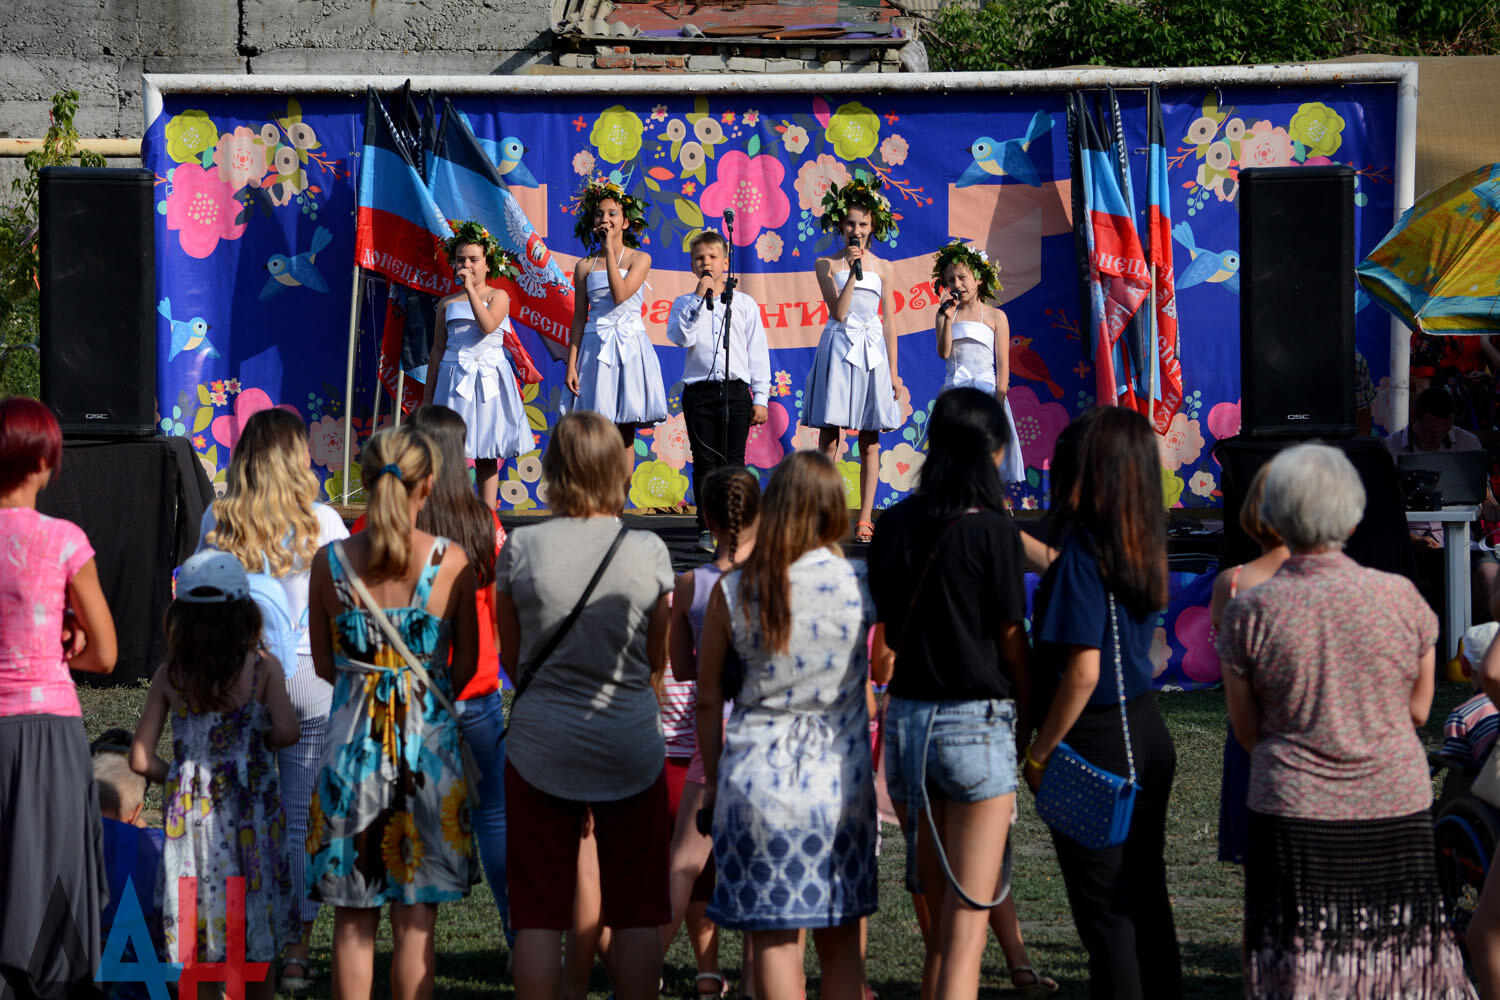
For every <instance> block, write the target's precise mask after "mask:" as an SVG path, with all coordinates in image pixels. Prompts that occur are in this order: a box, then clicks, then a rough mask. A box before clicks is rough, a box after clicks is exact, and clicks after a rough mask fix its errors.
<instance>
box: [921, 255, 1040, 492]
mask: <svg viewBox="0 0 1500 1000" xmlns="http://www.w3.org/2000/svg"><path fill="white" fill-rule="evenodd" d="M995 271H996V268H995V265H994V264H991V263H990V261H989V258H988V257H987V256H985V253H984V251H983V250H975V249H974V248H973V247H970V246H968V245H966V244H965V243H963V242H962V241H960V240H954V241H953V242H951V243H949V244H948V245H947V246H945V247H943V249H941V250H939V251H938V252H937V253H936V254H934V255H933V259H932V279H933V280H932V285H933V289H934V290H935V291H937V292H938V293H939V294H940V295H941V294H942V293H943V292H946V293H947V295H946V296H944V297H943V299H942V301H941V302H939V303H938V307H937V319H936V320H935V321H934V323H933V328H934V330H935V332H936V333H937V352H938V357H940V358H942V359H943V360H944V361H946V362H947V363H948V365H947V372H946V373H945V375H944V376H943V388H942V389H940V390H939V392H943V391H946V390H948V389H954V388H958V387H959V386H972V387H974V388H975V389H979V390H981V391H982V392H987V393H991V394H992V395H994V397H995V398H996V399H998V400H999V401H1000V403H1001V405H1003V406H1004V407H1005V420H1006V423H1008V424H1009V425H1010V436H1009V440H1008V441H1007V442H1006V445H1005V460H1004V462H1003V463H1002V464H1001V466H1000V478H1001V479H1002V480H1003V481H1005V482H1007V483H1019V482H1023V481H1024V480H1025V479H1026V462H1025V460H1024V459H1023V458H1022V456H1021V439H1020V437H1018V436H1017V434H1016V420H1015V417H1014V416H1012V415H1011V412H1010V403H1009V402H1008V401H1007V400H1006V398H1005V395H1006V392H1007V391H1009V389H1010V321H1009V320H1007V319H1006V318H1005V313H1004V312H1003V311H1002V310H1000V309H998V308H996V307H994V306H990V305H986V304H985V302H986V300H993V299H994V298H995V296H996V295H997V294H998V293H999V292H1000V289H1001V287H1002V286H1001V284H1000V280H999V277H998V276H997V275H996V273H995Z"/></svg>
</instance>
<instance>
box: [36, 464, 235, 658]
mask: <svg viewBox="0 0 1500 1000" xmlns="http://www.w3.org/2000/svg"><path fill="white" fill-rule="evenodd" d="M213 499H214V490H213V485H212V484H211V483H210V482H209V480H208V476H207V475H206V474H205V473H204V471H203V466H202V464H201V463H199V461H198V456H197V455H196V454H194V453H193V446H192V443H191V442H190V441H188V439H187V438H182V437H156V438H140V439H133V440H121V441H105V440H76V441H67V442H65V443H64V446H63V459H62V466H61V468H60V469H59V470H58V473H57V475H55V476H54V477H53V479H52V482H51V484H50V485H48V487H47V488H46V489H45V490H43V491H42V492H41V495H40V496H38V497H37V509H38V510H40V511H41V512H42V513H43V514H47V515H50V516H52V517H61V518H66V519H67V520H69V521H72V522H73V523H74V524H76V525H78V526H79V527H80V528H82V529H83V530H84V532H85V533H86V534H87V535H88V536H89V542H90V544H92V545H93V547H94V558H95V561H96V562H97V564H98V566H99V583H100V586H101V587H102V588H103V590H104V597H105V599H106V600H107V601H109V610H110V612H111V614H112V615H113V616H114V620H115V632H116V633H117V634H118V636H119V642H120V658H119V660H118V662H117V663H116V665H115V670H114V673H112V674H110V675H109V676H108V677H107V678H100V677H97V676H96V675H92V674H74V675H73V676H74V679H75V680H78V681H81V682H84V683H103V684H126V683H132V682H134V681H137V680H140V679H142V678H146V677H150V676H151V673H152V671H154V670H155V669H156V666H157V665H158V664H159V663H160V662H161V658H162V652H163V638H162V619H163V617H164V616H165V614H166V611H167V605H168V604H169V603H171V600H172V570H173V569H175V568H176V567H177V566H179V565H181V563H182V561H183V560H184V559H186V558H187V557H188V556H190V555H192V552H193V548H194V547H195V546H196V545H197V543H198V525H199V523H200V522H201V521H202V519H203V510H204V508H205V507H206V506H207V505H208V504H210V503H212V502H213Z"/></svg>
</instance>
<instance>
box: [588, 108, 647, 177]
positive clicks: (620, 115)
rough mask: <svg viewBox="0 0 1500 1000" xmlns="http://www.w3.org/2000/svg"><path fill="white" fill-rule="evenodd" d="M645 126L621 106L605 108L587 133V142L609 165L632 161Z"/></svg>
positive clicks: (639, 149) (638, 147)
mask: <svg viewBox="0 0 1500 1000" xmlns="http://www.w3.org/2000/svg"><path fill="white" fill-rule="evenodd" d="M645 128H646V126H645V124H644V123H643V122H642V121H641V120H640V118H639V117H637V116H636V114H635V112H633V111H627V110H625V106H624V105H623V104H616V105H615V106H614V107H611V108H606V109H605V110H604V113H603V114H601V115H600V116H599V117H598V118H597V119H596V120H595V121H594V127H593V129H592V130H591V131H590V132H589V142H591V143H593V144H594V145H595V146H597V147H598V148H599V156H600V157H602V158H603V159H604V160H606V161H608V162H610V163H624V162H625V161H626V160H633V159H635V156H636V154H637V153H639V152H640V151H641V133H642V132H644V131H645Z"/></svg>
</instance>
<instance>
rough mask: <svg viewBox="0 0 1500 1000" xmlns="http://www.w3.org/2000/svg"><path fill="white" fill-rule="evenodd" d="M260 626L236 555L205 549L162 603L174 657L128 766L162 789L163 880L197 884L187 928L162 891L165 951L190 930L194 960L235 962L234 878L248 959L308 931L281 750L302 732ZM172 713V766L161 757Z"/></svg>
mask: <svg viewBox="0 0 1500 1000" xmlns="http://www.w3.org/2000/svg"><path fill="white" fill-rule="evenodd" d="M260 630H261V629H260V610H259V609H258V608H257V607H256V606H255V601H254V600H253V599H251V597H250V584H249V581H248V580H246V578H245V568H244V567H243V566H241V565H240V563H239V561H238V560H237V559H235V557H234V556H232V555H229V554H228V553H226V552H200V553H198V554H197V555H195V556H192V557H191V558H190V559H188V561H187V562H185V563H183V564H182V570H181V572H180V573H178V575H177V599H176V600H175V601H173V602H172V606H171V607H169V608H168V609H167V623H166V638H167V654H166V658H167V662H166V663H164V664H163V665H162V666H161V667H159V668H157V671H156V673H155V674H154V675H152V677H151V687H150V689H149V690H148V691H147V693H146V708H145V711H144V712H142V714H141V721H140V723H139V724H138V725H137V726H136V729H135V740H134V742H133V743H132V745H131V748H130V766H131V769H132V770H134V771H135V772H136V773H137V774H141V775H145V776H146V778H147V779H149V780H151V781H159V782H163V783H164V784H165V786H166V787H165V788H164V790H163V792H162V813H163V820H164V825H165V828H166V835H167V836H166V847H165V849H164V852H163V855H162V868H163V873H164V884H165V885H166V886H168V887H170V888H172V889H175V888H176V887H177V885H178V884H179V880H180V879H184V878H186V879H191V880H193V881H196V882H197V885H198V896H197V900H196V902H195V903H194V905H195V907H196V910H195V912H196V920H194V923H195V926H194V927H192V928H187V929H184V928H183V927H182V921H183V919H184V918H185V917H187V916H188V915H187V914H185V913H184V912H183V904H184V902H185V901H184V900H183V898H182V896H181V895H180V894H179V893H177V892H175V891H168V892H165V893H164V895H163V899H162V912H163V916H162V937H163V942H164V944H165V946H166V950H167V954H169V955H173V956H176V955H178V954H179V953H180V951H181V946H180V944H179V941H180V940H181V939H182V938H183V937H184V936H189V937H194V936H195V938H196V940H197V944H198V947H197V956H196V957H197V959H198V961H200V962H224V961H227V960H228V956H229V954H230V948H231V947H237V946H238V944H239V942H234V943H233V944H231V942H230V940H229V933H230V932H229V926H228V924H227V923H226V921H227V919H228V914H229V909H228V900H227V895H226V893H227V886H228V881H227V880H228V879H231V878H244V879H245V880H246V885H245V940H244V948H245V950H244V956H245V958H246V959H247V960H248V961H251V962H275V961H276V958H277V956H278V955H279V954H280V953H281V949H282V948H283V947H284V946H286V945H288V944H291V943H292V942H294V941H297V940H298V939H299V938H300V937H301V933H302V928H301V926H300V922H299V920H298V914H297V906H296V900H297V898H298V895H300V894H298V895H294V894H293V885H292V871H291V866H290V863H289V860H288V858H287V847H288V845H287V843H286V842H285V840H284V837H285V830H286V812H285V810H284V808H283V805H282V798H281V788H280V784H279V782H278V781H277V778H276V765H275V756H274V751H275V750H277V749H278V748H280V747H284V746H289V745H291V744H292V743H295V742H296V741H297V734H298V726H297V713H296V710H295V709H293V708H292V703H291V701H290V699H288V697H287V693H286V684H285V682H284V681H283V679H282V672H281V664H280V663H278V662H277V660H276V658H275V657H274V656H272V655H271V654H269V653H267V652H266V651H265V650H264V648H262V646H261V643H260ZM168 716H170V717H171V720H172V761H171V763H168V762H167V761H164V760H162V759H161V758H160V757H159V756H157V754H156V746H157V743H158V742H159V741H160V740H161V734H162V729H163V728H165V726H166V723H167V718H168ZM247 831H248V837H247ZM188 919H192V918H191V917H188ZM275 986H276V981H275V979H274V978H273V977H271V976H269V975H268V976H266V978H265V979H264V980H263V981H261V982H254V983H247V984H246V986H245V990H246V995H247V996H248V997H253V998H254V997H258V998H269V997H271V996H272V995H273V994H274V992H275ZM200 995H202V996H206V997H207V996H214V995H215V993H214V988H213V987H212V986H211V985H209V984H206V983H205V984H202V985H201V986H200Z"/></svg>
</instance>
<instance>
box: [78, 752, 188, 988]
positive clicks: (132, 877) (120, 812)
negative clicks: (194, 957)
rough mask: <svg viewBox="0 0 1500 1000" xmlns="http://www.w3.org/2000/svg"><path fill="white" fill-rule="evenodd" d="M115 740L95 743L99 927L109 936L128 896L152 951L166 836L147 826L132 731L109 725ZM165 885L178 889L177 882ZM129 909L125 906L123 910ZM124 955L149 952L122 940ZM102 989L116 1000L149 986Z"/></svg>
mask: <svg viewBox="0 0 1500 1000" xmlns="http://www.w3.org/2000/svg"><path fill="white" fill-rule="evenodd" d="M111 734H112V735H113V734H117V735H118V739H119V742H118V743H115V744H112V745H110V746H108V747H105V748H100V747H99V742H98V741H97V740H96V741H95V743H94V747H95V749H94V785H95V787H96V788H98V789H99V816H100V819H101V822H102V831H103V834H104V869H105V873H106V875H107V876H108V877H109V905H107V906H106V907H105V908H104V911H103V912H102V913H101V914H100V920H99V932H100V935H101V936H102V938H103V940H104V941H106V942H108V941H109V932H110V929H111V928H112V927H113V926H114V922H115V915H116V914H118V913H119V912H120V906H121V904H122V903H123V902H124V901H125V899H126V898H127V897H132V898H133V903H132V905H133V906H135V907H138V908H139V910H140V915H141V917H142V918H143V919H144V920H145V921H146V930H147V933H148V934H149V935H150V939H151V943H152V945H153V946H154V954H155V955H165V954H166V952H164V951H163V950H162V936H161V907H160V901H159V900H158V899H157V897H156V887H157V884H158V882H159V880H160V878H161V856H162V849H163V847H164V846H165V842H166V838H165V836H164V835H163V833H162V831H161V830H158V829H155V828H153V827H147V826H146V820H145V819H144V818H143V817H142V815H141V814H142V813H143V812H145V809H146V779H145V778H143V777H141V776H140V775H139V774H136V773H135V772H134V771H132V770H131V769H130V740H131V735H130V733H128V732H126V731H125V730H123V729H117V730H112V731H111ZM164 890H165V891H176V886H171V887H166V886H164ZM127 912H129V911H128V910H127ZM125 948H126V951H125V953H124V955H123V961H124V962H125V963H126V964H127V965H128V964H129V963H131V962H140V961H148V962H149V961H150V960H151V959H152V957H153V955H139V954H137V953H136V951H135V947H134V942H131V943H128V944H126V946H125ZM106 995H107V996H110V997H113V998H115V1000H145V998H146V997H147V996H149V991H148V990H147V989H146V986H145V984H144V983H141V982H124V983H120V984H118V985H116V986H114V987H113V988H112V989H111V988H108V987H106Z"/></svg>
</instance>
